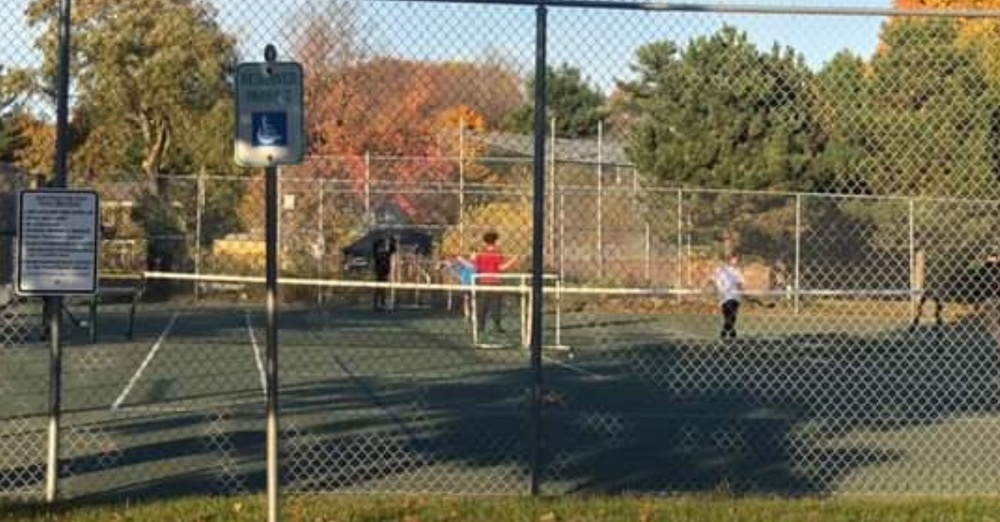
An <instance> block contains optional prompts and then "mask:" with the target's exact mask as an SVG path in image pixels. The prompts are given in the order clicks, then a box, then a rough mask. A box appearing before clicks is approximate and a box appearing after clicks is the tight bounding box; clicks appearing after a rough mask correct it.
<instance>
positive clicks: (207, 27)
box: [27, 0, 236, 195]
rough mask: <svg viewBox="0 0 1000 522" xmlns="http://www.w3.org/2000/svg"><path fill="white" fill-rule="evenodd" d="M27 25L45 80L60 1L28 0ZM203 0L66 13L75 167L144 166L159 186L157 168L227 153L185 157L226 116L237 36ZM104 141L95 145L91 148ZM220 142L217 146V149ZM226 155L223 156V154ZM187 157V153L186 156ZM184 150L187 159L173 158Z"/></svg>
mask: <svg viewBox="0 0 1000 522" xmlns="http://www.w3.org/2000/svg"><path fill="white" fill-rule="evenodd" d="M27 14H28V22H29V24H30V25H31V26H32V27H41V29H42V34H41V36H40V37H39V39H38V42H37V45H38V47H39V48H40V50H41V51H42V53H43V64H42V68H41V71H39V72H40V79H41V82H42V83H43V84H44V85H52V84H53V80H54V77H55V74H54V73H55V69H56V64H57V45H56V43H57V38H55V34H56V31H57V19H58V17H57V2H56V0H32V2H31V3H30V4H29V6H28V10H27ZM215 17H216V11H215V8H214V7H213V6H212V5H211V3H209V2H207V1H204V0H88V1H83V2H78V3H76V4H75V5H74V11H73V20H72V23H73V27H74V36H73V48H72V57H71V61H72V74H73V87H74V92H75V94H76V97H75V99H76V107H75V111H76V112H77V114H78V115H81V117H82V120H81V121H83V122H85V125H86V127H85V128H81V129H80V130H79V131H78V132H79V140H78V143H77V150H76V155H75V157H74V168H75V169H83V170H87V169H94V170H98V171H102V172H108V171H133V170H138V171H139V172H141V181H142V182H143V183H144V184H145V186H146V188H147V190H148V191H149V193H150V194H153V195H156V194H158V193H159V192H160V190H161V189H162V188H163V187H164V183H163V182H162V181H161V182H158V179H160V178H159V177H160V176H161V175H162V174H165V173H170V172H177V171H181V170H182V169H184V168H187V167H189V166H190V165H189V164H188V163H189V161H190V162H193V163H196V164H202V165H206V166H209V167H210V168H212V169H216V168H223V167H224V166H226V165H228V163H229V162H228V157H227V158H226V160H224V159H223V157H197V158H191V157H192V156H194V155H196V154H197V153H198V152H201V153H204V152H205V151H204V150H201V151H198V150H197V149H198V148H199V147H201V145H202V144H203V143H204V142H205V141H206V140H217V141H219V142H222V143H226V142H227V141H228V142H231V140H227V134H226V133H224V134H221V135H213V136H211V137H208V136H206V135H205V134H204V132H203V131H204V129H205V128H206V127H211V126H218V125H217V124H215V123H211V122H213V121H218V120H220V119H221V120H226V119H228V120H229V121H230V122H231V118H230V115H229V114H227V112H226V110H225V109H222V108H221V107H222V106H228V105H231V103H232V102H231V92H230V90H231V87H230V84H229V79H228V74H229V71H230V70H231V67H232V65H233V64H234V62H235V60H236V52H235V40H234V38H233V37H232V36H230V35H228V34H226V33H224V32H223V31H222V30H221V29H220V27H219V25H218V23H217V22H216V19H215ZM97 149H102V150H97ZM220 149H221V147H220ZM226 156H228V155H226ZM185 157H187V158H185ZM179 158H185V159H183V160H182V159H179Z"/></svg>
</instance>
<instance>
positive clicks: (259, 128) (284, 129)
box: [251, 112, 288, 147]
mask: <svg viewBox="0 0 1000 522" xmlns="http://www.w3.org/2000/svg"><path fill="white" fill-rule="evenodd" d="M251 122H252V123H251V125H252V127H253V136H252V138H251V143H253V146H254V147H284V146H286V145H288V115H287V114H286V113H284V112H254V113H252V114H251Z"/></svg>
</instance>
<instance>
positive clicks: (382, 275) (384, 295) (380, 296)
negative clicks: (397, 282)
mask: <svg viewBox="0 0 1000 522" xmlns="http://www.w3.org/2000/svg"><path fill="white" fill-rule="evenodd" d="M375 281H376V282H378V283H387V282H389V272H375ZM388 301H389V289H388V288H382V287H379V288H376V289H375V291H374V292H373V293H372V308H374V309H375V310H388V309H389V304H388Z"/></svg>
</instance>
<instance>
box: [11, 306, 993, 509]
mask: <svg viewBox="0 0 1000 522" xmlns="http://www.w3.org/2000/svg"><path fill="white" fill-rule="evenodd" d="M510 308H511V309H510V310H508V313H507V314H506V316H505V321H504V325H503V326H504V327H505V329H506V333H504V334H496V333H488V334H487V335H488V336H489V340H490V341H491V345H497V346H498V347H495V348H489V349H484V348H481V347H477V346H475V345H473V343H472V336H471V331H470V326H469V324H468V323H467V322H465V321H464V320H463V319H462V317H461V315H460V314H458V313H456V312H449V311H445V310H440V309H398V310H396V311H394V312H391V313H375V312H373V311H371V310H369V309H367V307H365V306H363V305H361V304H354V305H349V304H344V305H339V306H338V305H332V304H326V305H310V306H305V305H301V304H296V305H288V306H285V307H284V309H283V310H282V313H281V315H280V320H279V326H280V335H279V341H280V350H279V369H280V403H279V404H280V409H281V415H282V417H281V432H282V440H281V451H282V459H283V465H282V480H283V482H284V484H285V485H286V487H287V488H288V490H289V491H291V492H297V491H328V490H345V491H402V492H414V491H419V492H423V491H439V492H460V493H501V492H503V493H518V492H523V491H524V487H525V480H526V475H527V473H528V466H529V462H530V455H531V442H530V441H531V440H532V433H534V432H533V431H532V426H531V424H530V418H531V416H530V415H529V413H530V408H529V405H530V400H529V398H530V393H529V392H530V390H531V386H532V383H533V378H534V374H533V373H532V369H531V365H530V355H529V353H528V351H527V350H526V349H524V348H523V346H521V325H520V320H519V317H518V313H517V310H516V307H514V306H511V307H510ZM718 321H719V319H718V317H717V316H715V315H714V314H710V313H676V314H671V313H645V314H640V313H634V312H629V313H624V312H623V313H608V312H607V311H603V312H600V313H598V312H583V311H568V310H567V311H563V312H562V313H561V315H560V316H559V318H558V326H559V335H558V344H560V345H564V346H569V347H571V348H572V352H566V351H564V350H545V351H544V353H543V357H542V363H543V372H542V379H543V383H544V388H543V390H544V391H543V406H544V415H543V424H542V433H543V439H542V440H543V442H544V453H543V454H544V459H543V470H542V472H543V478H544V482H543V484H544V488H545V490H546V491H548V492H553V493H555V492H565V491H585V492H612V491H615V492H620V491H641V492H669V491H700V490H706V489H707V490H711V489H713V488H719V487H725V488H729V489H732V490H735V491H743V492H754V493H791V494H795V493H817V492H819V493H836V492H857V491H862V492H872V491H875V492H880V491H893V490H897V489H898V490H905V491H921V492H955V491H959V492H979V491H990V490H992V488H993V487H994V482H995V477H996V476H998V472H1000V459H996V458H994V457H993V456H992V455H985V454H984V452H983V451H982V450H981V448H982V445H983V443H985V442H986V441H987V440H992V437H993V435H995V434H996V433H1000V426H998V418H997V416H996V409H997V406H998V400H997V396H996V391H997V386H998V383H997V376H998V361H997V346H996V341H995V340H994V339H993V336H992V335H991V334H990V330H989V328H988V327H986V325H984V324H983V323H982V321H979V320H977V319H973V318H970V319H967V320H964V321H959V322H955V323H951V324H948V325H946V326H943V327H941V328H930V327H926V328H921V329H919V330H918V331H916V332H912V333H911V332H907V330H906V328H905V326H906V317H895V318H885V317H869V318H859V317H849V318H843V317H836V316H821V315H816V314H810V313H808V312H802V313H799V314H795V313H792V312H791V311H790V310H787V309H785V310H777V311H773V310H771V311H757V310H748V311H747V313H746V314H744V316H743V317H741V319H740V321H741V322H740V324H739V326H740V331H741V334H742V335H741V339H738V340H736V341H730V342H721V341H718V340H717V339H716V335H717V329H718ZM556 323H557V321H556V317H555V316H554V314H548V315H546V319H545V325H546V327H545V331H544V336H543V337H544V344H546V345H554V344H557V342H556V341H557V336H556ZM126 324H127V306H126V305H124V304H122V305H107V306H104V307H102V308H101V311H100V325H101V331H100V335H99V338H98V342H97V343H90V342H89V339H88V337H87V335H86V332H85V331H83V330H82V329H71V335H70V337H69V339H68V340H67V343H66V348H65V360H64V363H63V394H62V406H63V411H64V414H63V419H62V422H63V426H64V432H63V436H62V443H63V446H62V447H63V450H62V460H63V462H62V466H61V469H62V470H63V473H64V476H65V482H64V484H65V488H66V490H67V491H68V492H71V494H73V495H83V496H87V495H121V494H124V493H126V492H127V493H128V494H132V495H176V494H182V493H189V492H204V491H206V490H207V491H213V492H231V491H259V490H260V488H262V487H263V480H264V475H263V470H264V462H265V454H264V441H265V439H264V426H265V424H264V421H265V416H264V398H265V388H264V387H265V379H264V375H265V371H264V370H265V365H266V361H265V342H264V339H265V331H264V328H265V317H264V313H263V310H262V309H261V308H260V307H259V306H243V305H241V304H239V303H214V304H208V303H197V304H194V303H188V304H186V305H183V306H179V305H178V304H177V303H160V304H157V303H144V304H143V305H142V306H140V308H139V312H138V315H137V316H136V322H135V324H134V330H135V332H134V336H133V338H132V339H131V340H129V339H126V338H125V337H124V335H122V333H121V332H123V331H124V329H125V326H126ZM48 363H49V360H48V351H47V349H46V345H45V343H44V342H43V341H42V340H41V339H36V340H33V341H32V342H27V343H24V344H21V345H18V346H16V347H10V348H5V349H3V350H0V382H3V383H4V384H3V392H4V397H5V400H4V401H3V404H2V405H0V418H2V419H3V423H2V425H3V426H4V431H3V432H0V437H3V438H5V439H6V442H5V446H4V447H5V448H6V449H5V450H3V451H2V452H0V455H2V458H0V484H7V485H9V486H11V487H13V486H16V487H17V488H20V489H23V490H24V491H25V492H27V493H32V492H38V491H40V490H41V487H42V484H43V483H44V475H43V473H42V471H43V469H44V447H45V445H44V442H45V434H44V428H45V425H46V424H45V422H46V419H45V415H44V412H45V411H46V400H47V371H48ZM942 433H944V434H945V435H943V434H942ZM15 441H16V444H14V442H15ZM942 441H944V442H942Z"/></svg>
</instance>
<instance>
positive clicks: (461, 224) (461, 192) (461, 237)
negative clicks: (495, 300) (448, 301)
mask: <svg viewBox="0 0 1000 522" xmlns="http://www.w3.org/2000/svg"><path fill="white" fill-rule="evenodd" d="M458 252H459V255H463V256H464V255H465V116H461V117H459V119H458Z"/></svg>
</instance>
